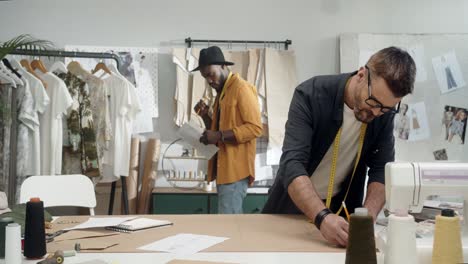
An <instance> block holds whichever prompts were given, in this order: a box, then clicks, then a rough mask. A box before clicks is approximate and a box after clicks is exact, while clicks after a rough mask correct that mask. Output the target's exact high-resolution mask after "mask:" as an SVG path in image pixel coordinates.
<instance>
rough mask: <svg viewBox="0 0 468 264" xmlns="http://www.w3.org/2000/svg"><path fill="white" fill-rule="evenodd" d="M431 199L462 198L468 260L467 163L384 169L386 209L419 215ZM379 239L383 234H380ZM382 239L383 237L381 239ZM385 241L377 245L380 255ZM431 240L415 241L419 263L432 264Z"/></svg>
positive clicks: (394, 164) (410, 164)
mask: <svg viewBox="0 0 468 264" xmlns="http://www.w3.org/2000/svg"><path fill="white" fill-rule="evenodd" d="M430 195H441V196H460V197H463V200H464V203H463V207H464V209H463V215H464V221H463V222H464V227H463V229H464V232H463V234H464V235H463V237H462V243H463V255H464V259H465V261H466V260H467V259H468V207H467V205H468V163H442V162H440V163H438V162H427V163H423V162H421V163H419V162H392V163H387V165H386V166H385V196H386V208H387V209H388V210H389V211H390V212H395V210H396V209H399V208H401V209H407V210H408V211H409V212H411V213H420V212H421V211H422V209H423V206H424V201H425V200H426V199H427V198H428V196H430ZM381 235H382V234H381ZM384 237H385V235H384ZM385 241H386V239H385V238H382V237H381V236H378V238H377V240H376V242H377V247H378V248H379V249H380V251H381V252H384V250H385ZM432 243H433V238H421V239H416V244H417V249H418V258H419V263H431V257H432Z"/></svg>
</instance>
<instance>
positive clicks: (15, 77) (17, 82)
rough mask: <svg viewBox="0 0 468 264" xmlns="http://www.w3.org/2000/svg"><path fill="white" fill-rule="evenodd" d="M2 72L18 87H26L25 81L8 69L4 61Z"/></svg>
mask: <svg viewBox="0 0 468 264" xmlns="http://www.w3.org/2000/svg"><path fill="white" fill-rule="evenodd" d="M0 71H2V72H3V73H4V74H6V75H7V76H8V77H10V78H11V79H13V80H14V81H15V83H16V85H21V86H25V84H24V82H23V80H21V79H20V78H19V77H18V76H16V75H15V74H14V73H13V72H11V71H10V69H8V68H7V67H6V66H5V64H3V61H0Z"/></svg>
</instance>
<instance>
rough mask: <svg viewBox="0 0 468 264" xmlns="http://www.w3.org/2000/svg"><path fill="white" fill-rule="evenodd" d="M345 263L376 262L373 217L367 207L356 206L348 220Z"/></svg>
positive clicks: (367, 263)
mask: <svg viewBox="0 0 468 264" xmlns="http://www.w3.org/2000/svg"><path fill="white" fill-rule="evenodd" d="M345 263H346V264H377V254H376V250H375V238H374V219H373V218H372V216H370V215H369V213H368V211H367V208H356V210H355V211H354V214H352V215H351V217H350V220H349V235H348V247H347V248H346V262H345Z"/></svg>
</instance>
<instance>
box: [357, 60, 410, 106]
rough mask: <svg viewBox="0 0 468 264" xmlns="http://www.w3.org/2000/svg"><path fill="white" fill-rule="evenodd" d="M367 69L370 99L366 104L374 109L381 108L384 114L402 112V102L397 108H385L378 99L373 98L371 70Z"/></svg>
mask: <svg viewBox="0 0 468 264" xmlns="http://www.w3.org/2000/svg"><path fill="white" fill-rule="evenodd" d="M365 67H366V69H367V88H368V89H369V98H367V99H366V100H365V102H366V104H367V105H368V106H370V107H372V108H379V109H380V112H382V113H384V114H385V113H392V114H396V113H399V112H400V104H401V102H399V103H398V105H397V107H396V108H395V107H388V106H384V105H383V104H382V103H381V102H379V100H377V98H375V97H373V96H372V91H371V81H370V70H369V67H367V65H366V66H365Z"/></svg>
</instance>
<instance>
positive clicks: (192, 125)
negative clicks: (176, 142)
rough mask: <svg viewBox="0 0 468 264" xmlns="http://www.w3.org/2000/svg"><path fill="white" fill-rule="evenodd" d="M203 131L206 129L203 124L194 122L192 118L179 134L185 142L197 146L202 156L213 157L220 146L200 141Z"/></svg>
mask: <svg viewBox="0 0 468 264" xmlns="http://www.w3.org/2000/svg"><path fill="white" fill-rule="evenodd" d="M203 132H204V129H203V128H202V127H201V126H199V125H198V124H197V123H196V122H194V120H190V121H189V122H187V123H185V124H183V125H182V127H181V128H180V129H179V131H178V132H177V134H178V135H179V136H180V137H181V138H182V139H183V140H184V142H186V143H187V144H189V145H190V146H192V147H193V148H195V149H196V150H197V151H198V154H199V155H200V156H203V157H205V158H207V159H211V157H213V156H214V155H215V154H216V152H218V147H216V146H215V145H204V144H202V143H201V142H200V137H201V136H202V134H203Z"/></svg>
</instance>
